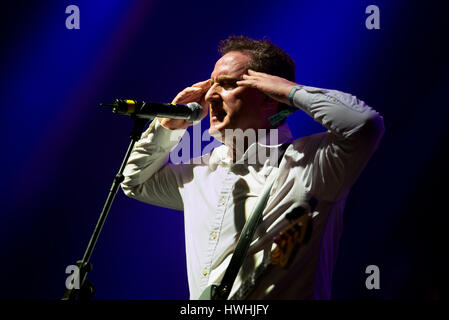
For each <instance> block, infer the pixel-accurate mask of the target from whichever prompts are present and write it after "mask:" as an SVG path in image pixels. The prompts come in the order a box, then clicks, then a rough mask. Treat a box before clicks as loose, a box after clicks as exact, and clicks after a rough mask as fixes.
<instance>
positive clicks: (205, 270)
mask: <svg viewBox="0 0 449 320" xmlns="http://www.w3.org/2000/svg"><path fill="white" fill-rule="evenodd" d="M203 276H207V269H206V268H204V270H203Z"/></svg>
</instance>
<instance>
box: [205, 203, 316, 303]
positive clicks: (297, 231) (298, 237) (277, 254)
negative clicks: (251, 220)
mask: <svg viewBox="0 0 449 320" xmlns="http://www.w3.org/2000/svg"><path fill="white" fill-rule="evenodd" d="M314 207H315V205H314V204H313V205H311V208H312V210H311V212H309V213H306V210H305V209H304V208H303V207H297V208H295V209H293V210H292V211H291V212H289V213H288V214H287V215H286V219H287V220H288V221H289V225H288V227H287V228H285V229H283V230H281V231H280V233H279V234H278V235H277V236H276V237H274V239H273V242H274V243H275V244H276V248H275V249H274V251H272V252H271V256H270V257H269V259H267V261H265V262H264V263H262V264H261V265H260V266H259V267H258V268H257V269H256V270H255V272H254V274H253V275H252V276H251V277H250V279H248V280H247V281H245V282H243V283H242V285H241V286H240V288H239V289H238V290H237V292H236V293H234V295H233V296H232V297H230V300H244V299H246V298H247V297H248V295H249V294H250V293H251V292H252V290H253V289H254V287H255V283H256V281H257V280H258V278H259V277H260V276H261V275H262V274H263V273H264V272H265V271H267V269H268V268H269V267H270V266H273V265H279V266H280V267H282V268H288V267H289V264H290V262H291V261H292V258H293V256H294V255H295V254H296V252H297V251H298V249H299V248H300V247H301V246H302V245H303V244H304V243H307V242H308V241H309V240H310V238H311V234H312V229H313V227H312V221H313V219H312V211H313V209H314ZM226 289H228V290H226ZM229 291H230V288H224V287H220V286H218V285H214V284H213V285H210V286H208V287H207V288H206V289H204V291H203V292H202V293H201V295H200V297H199V298H198V299H199V300H227V298H228V295H229ZM220 292H222V294H220Z"/></svg>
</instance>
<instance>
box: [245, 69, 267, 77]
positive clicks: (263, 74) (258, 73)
mask: <svg viewBox="0 0 449 320" xmlns="http://www.w3.org/2000/svg"><path fill="white" fill-rule="evenodd" d="M248 74H249V75H251V76H259V77H263V76H268V74H266V73H263V72H257V71H254V70H251V69H248Z"/></svg>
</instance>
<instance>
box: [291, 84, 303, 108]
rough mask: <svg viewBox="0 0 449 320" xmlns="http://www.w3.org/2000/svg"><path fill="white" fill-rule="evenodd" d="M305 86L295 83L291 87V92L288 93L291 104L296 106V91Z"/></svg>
mask: <svg viewBox="0 0 449 320" xmlns="http://www.w3.org/2000/svg"><path fill="white" fill-rule="evenodd" d="M302 87H303V86H301V85H295V86H293V87H292V88H291V89H290V92H289V94H288V101H289V102H290V105H291V106H292V107H294V106H295V103H294V102H293V98H294V97H295V93H296V91H298V90H300V89H301V88H302Z"/></svg>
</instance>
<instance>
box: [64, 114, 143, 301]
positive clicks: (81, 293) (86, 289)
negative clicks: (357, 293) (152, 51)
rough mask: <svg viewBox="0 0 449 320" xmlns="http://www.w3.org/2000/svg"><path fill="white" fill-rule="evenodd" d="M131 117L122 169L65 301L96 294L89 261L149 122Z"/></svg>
mask: <svg viewBox="0 0 449 320" xmlns="http://www.w3.org/2000/svg"><path fill="white" fill-rule="evenodd" d="M131 118H132V119H133V120H134V127H133V129H132V130H131V134H130V138H131V142H130V143H129V146H128V150H127V151H126V154H125V157H124V159H123V161H122V164H121V166H120V169H119V171H118V173H117V174H116V175H115V178H114V181H113V183H112V186H111V188H110V189H109V194H108V197H107V198H106V201H105V203H104V206H103V209H102V210H101V213H100V217H99V218H98V221H97V225H96V226H95V229H94V232H93V233H92V236H91V238H90V241H89V244H88V245H87V249H86V251H85V253H84V256H83V259H82V260H78V261H77V263H76V265H77V267H78V268H79V269H78V270H79V273H78V280H79V282H78V283H79V288H78V289H77V288H75V287H74V285H73V283H74V282H75V276H74V277H73V278H72V283H71V284H72V286H71V288H68V287H66V290H65V292H64V296H63V298H62V300H65V301H76V300H78V299H79V300H81V301H84V300H90V299H92V298H93V296H94V294H95V288H94V286H93V284H92V283H91V282H89V281H88V280H87V273H88V272H90V271H92V264H91V263H90V262H89V260H90V258H91V256H92V252H93V250H94V247H95V244H96V243H97V240H98V237H99V236H100V232H101V229H102V228H103V225H104V223H105V221H106V217H107V216H108V213H109V210H110V209H111V205H112V202H113V201H114V198H115V196H116V195H117V192H118V189H119V187H120V183H122V182H123V180H124V176H123V170H124V169H125V166H126V163H127V162H128V159H129V156H130V155H131V151H132V150H133V148H134V144H135V143H136V142H137V141H138V140H139V139H140V137H141V135H142V132H143V129H144V127H145V125H146V124H147V123H148V121H149V120H148V119H142V118H137V117H135V116H133V115H131Z"/></svg>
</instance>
